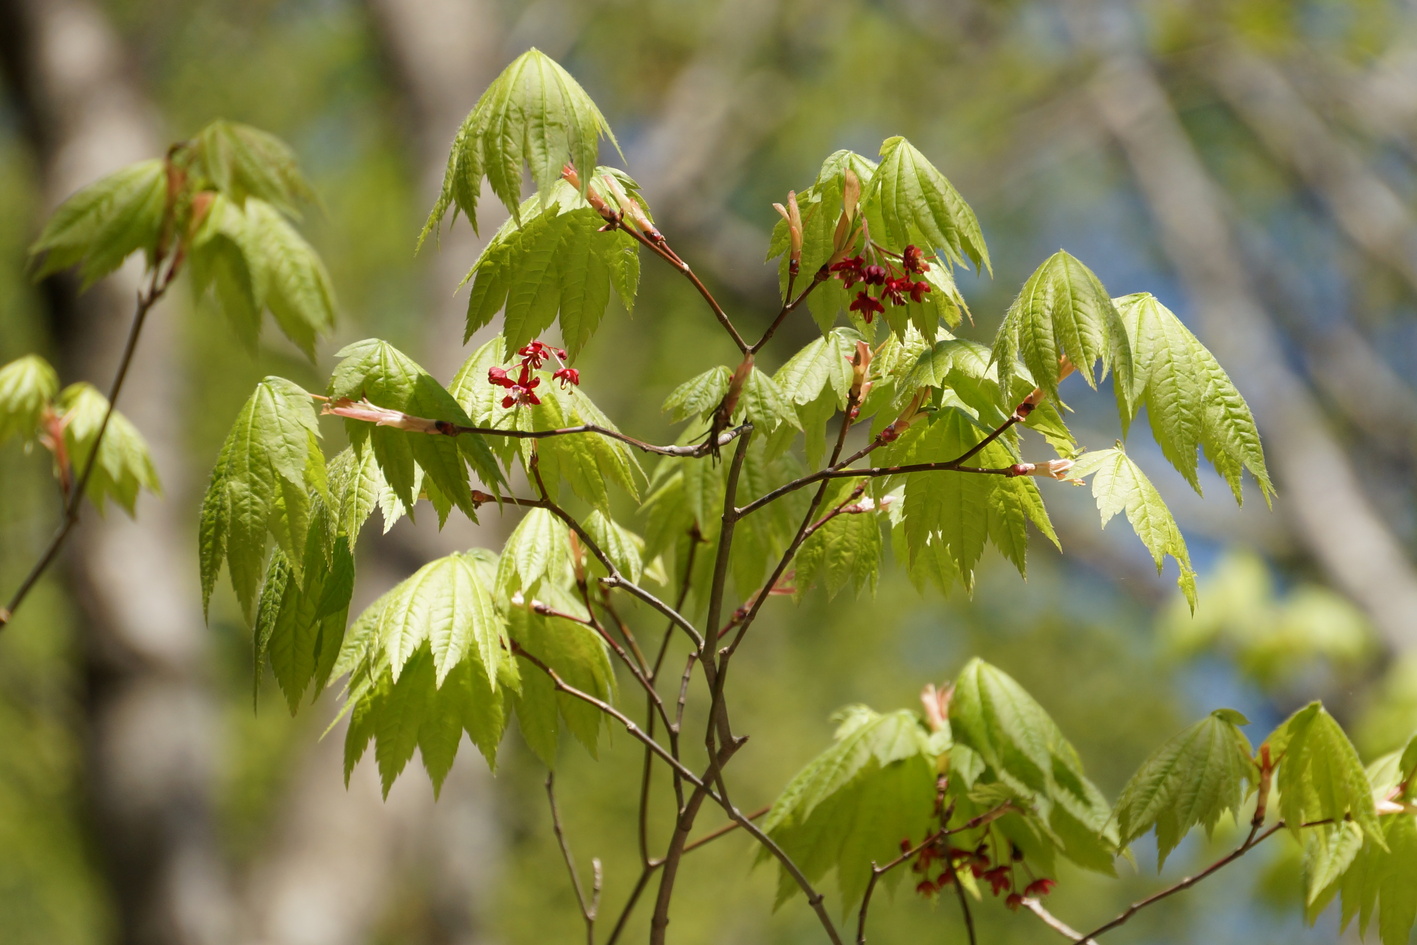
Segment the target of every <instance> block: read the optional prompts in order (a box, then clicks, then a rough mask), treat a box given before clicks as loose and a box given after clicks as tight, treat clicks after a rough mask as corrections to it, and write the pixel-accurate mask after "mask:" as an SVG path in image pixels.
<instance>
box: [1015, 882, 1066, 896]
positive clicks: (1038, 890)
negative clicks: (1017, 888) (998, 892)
mask: <svg viewBox="0 0 1417 945" xmlns="http://www.w3.org/2000/svg"><path fill="white" fill-rule="evenodd" d="M1056 885H1058V884H1057V883H1055V882H1054V881H1053V880H1051V879H1035V880H1034V881H1033V882H1031V883H1029V884H1028V886H1026V887H1025V888H1024V890H1023V894H1024V895H1025V896H1046V895H1048V894H1049V893H1050V892H1052V891H1053V887H1054V886H1056Z"/></svg>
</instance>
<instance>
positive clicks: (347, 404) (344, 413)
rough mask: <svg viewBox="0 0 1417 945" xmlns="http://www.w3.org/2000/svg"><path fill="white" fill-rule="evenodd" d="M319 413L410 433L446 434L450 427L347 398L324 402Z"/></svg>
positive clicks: (440, 421) (442, 422) (364, 401)
mask: <svg viewBox="0 0 1417 945" xmlns="http://www.w3.org/2000/svg"><path fill="white" fill-rule="evenodd" d="M320 413H321V414H322V415H333V416H336V417H345V418H346V419H349V420H363V421H364V422H366V423H372V424H374V425H375V426H381V427H395V428H397V429H399V430H408V431H409V432H411V433H447V432H448V429H449V427H450V426H451V425H450V424H449V423H448V421H446V420H430V419H428V418H427V417H415V416H413V415H411V414H406V413H404V412H403V411H402V410H391V409H389V408H388V407H376V406H375V405H374V404H371V403H370V402H369V401H368V399H367V398H360V399H359V400H357V401H355V400H350V399H349V398H348V397H340V398H338V399H337V400H330V401H326V402H325V405H324V407H322V408H321V409H320Z"/></svg>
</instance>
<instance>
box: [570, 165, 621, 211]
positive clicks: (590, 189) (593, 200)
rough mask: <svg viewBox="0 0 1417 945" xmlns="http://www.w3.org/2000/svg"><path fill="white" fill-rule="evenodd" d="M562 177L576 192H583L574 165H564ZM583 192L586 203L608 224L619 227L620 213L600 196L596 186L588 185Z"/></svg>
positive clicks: (579, 177)
mask: <svg viewBox="0 0 1417 945" xmlns="http://www.w3.org/2000/svg"><path fill="white" fill-rule="evenodd" d="M561 177H562V179H563V180H565V181H566V183H568V184H570V185H571V186H572V187H574V188H576V190H581V176H580V175H579V174H577V173H576V169H575V167H574V166H573V165H570V164H566V165H563V166H562V167H561ZM581 192H582V193H584V194H585V199H586V203H588V204H590V205H591V207H593V208H594V209H595V212H596V213H598V214H600V215H601V217H602V218H603V219H604V220H605V222H606V224H608V225H612V226H615V225H619V223H620V212H619V211H618V210H616V209H615V208H614V207H612V206H610V204H608V203H606V201H605V198H604V197H602V196H601V195H600V191H598V190H596V188H595V185H594V184H587V185H586V188H585V189H584V190H581Z"/></svg>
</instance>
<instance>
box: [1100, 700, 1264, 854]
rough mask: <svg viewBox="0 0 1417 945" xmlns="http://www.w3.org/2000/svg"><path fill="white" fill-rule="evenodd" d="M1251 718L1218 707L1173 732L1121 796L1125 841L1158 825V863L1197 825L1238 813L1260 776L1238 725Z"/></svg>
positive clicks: (1210, 827)
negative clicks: (1249, 785)
mask: <svg viewBox="0 0 1417 945" xmlns="http://www.w3.org/2000/svg"><path fill="white" fill-rule="evenodd" d="M1246 723H1247V720H1246V719H1245V718H1244V716H1242V715H1240V714H1239V713H1238V712H1235V711H1234V710H1233V709H1217V710H1216V711H1214V712H1212V713H1211V714H1210V715H1208V716H1206V717H1205V718H1204V719H1202V720H1201V721H1199V722H1197V723H1196V724H1194V725H1192V726H1191V727H1190V728H1187V729H1186V730H1185V731H1183V732H1181V733H1180V734H1178V735H1175V736H1173V737H1172V738H1171V739H1170V740H1169V741H1167V742H1166V744H1164V745H1162V746H1161V747H1160V748H1158V749H1157V750H1156V751H1155V752H1153V753H1152V755H1151V757H1149V758H1147V760H1146V761H1145V762H1143V763H1142V766H1141V767H1140V768H1139V769H1138V770H1137V773H1136V774H1134V775H1132V777H1131V780H1129V781H1128V782H1127V786H1126V787H1124V788H1123V789H1122V794H1121V797H1119V798H1118V799H1117V829H1118V833H1119V840H1120V842H1121V843H1122V844H1123V845H1126V844H1129V843H1131V842H1132V841H1133V840H1135V839H1136V838H1137V837H1139V836H1141V835H1142V834H1144V833H1146V832H1147V831H1148V830H1150V829H1151V828H1152V827H1153V826H1154V827H1155V828H1156V853H1157V862H1156V868H1157V870H1158V871H1160V869H1161V867H1162V866H1164V865H1165V863H1166V857H1167V856H1168V855H1169V854H1170V852H1171V851H1172V850H1174V849H1175V848H1176V845H1177V844H1178V843H1180V842H1181V839H1182V838H1183V837H1185V835H1186V832H1187V831H1189V830H1190V829H1191V828H1192V827H1194V826H1196V825H1197V824H1199V825H1201V826H1203V827H1204V828H1205V829H1206V832H1207V833H1209V832H1210V831H1211V830H1213V829H1214V828H1215V825H1216V823H1217V822H1218V821H1219V820H1220V817H1221V815H1222V814H1224V813H1226V812H1230V813H1235V814H1237V816H1238V812H1239V810H1240V803H1241V801H1242V800H1243V799H1244V796H1245V785H1246V784H1247V783H1249V784H1253V783H1254V781H1255V766H1254V762H1253V761H1252V760H1251V749H1250V743H1249V740H1248V739H1246V738H1245V736H1244V734H1242V733H1241V732H1240V730H1239V728H1237V727H1236V726H1237V725H1244V724H1246Z"/></svg>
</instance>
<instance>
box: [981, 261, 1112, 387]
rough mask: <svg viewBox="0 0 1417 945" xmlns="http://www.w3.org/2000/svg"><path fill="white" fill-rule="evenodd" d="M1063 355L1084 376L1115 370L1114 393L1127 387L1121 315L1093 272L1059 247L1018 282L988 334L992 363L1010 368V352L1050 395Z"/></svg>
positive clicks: (1091, 382) (1092, 378) (1091, 381)
mask: <svg viewBox="0 0 1417 945" xmlns="http://www.w3.org/2000/svg"><path fill="white" fill-rule="evenodd" d="M1064 355H1066V356H1067V357H1068V359H1069V360H1070V361H1071V362H1072V364H1073V366H1074V367H1076V368H1077V370H1078V373H1079V374H1081V375H1082V377H1083V379H1084V380H1085V381H1087V383H1088V386H1090V387H1096V386H1097V374H1096V366H1097V363H1098V362H1099V361H1100V362H1101V363H1102V376H1103V377H1106V376H1107V371H1108V369H1111V370H1113V371H1114V372H1116V375H1117V383H1116V385H1115V386H1116V390H1117V399H1118V400H1119V401H1125V400H1127V399H1128V398H1129V396H1130V394H1131V391H1132V384H1133V381H1132V353H1131V347H1130V345H1129V343H1128V341H1127V330H1126V327H1125V326H1124V325H1123V324H1122V316H1121V314H1120V313H1119V312H1118V311H1117V307H1116V306H1115V305H1113V304H1112V299H1111V297H1109V296H1108V294H1107V290H1106V289H1104V288H1103V287H1102V283H1101V282H1100V281H1098V279H1097V276H1095V275H1093V273H1092V270H1091V269H1088V268H1087V267H1086V266H1084V265H1083V264H1082V263H1080V262H1078V260H1077V259H1075V258H1074V257H1072V256H1070V255H1069V254H1068V253H1066V252H1063V251H1062V250H1059V251H1058V252H1056V253H1054V254H1053V255H1052V256H1050V257H1049V258H1048V259H1047V260H1046V261H1045V262H1044V263H1043V265H1041V266H1039V267H1038V269H1037V270H1035V271H1034V273H1033V275H1031V276H1029V277H1028V281H1027V282H1025V283H1024V285H1023V290H1022V291H1020V292H1019V295H1018V298H1016V299H1015V300H1014V302H1013V304H1012V305H1011V306H1009V311H1008V313H1007V314H1006V315H1005V316H1004V322H1003V324H1002V325H1000V326H999V334H998V336H997V337H996V338H995V339H994V350H993V360H994V363H996V364H1000V365H1004V366H1005V367H1006V368H1007V369H1011V366H1012V365H1013V363H1014V358H1015V357H1022V359H1023V363H1024V365H1025V366H1026V367H1027V368H1028V370H1029V372H1030V373H1031V374H1032V375H1033V377H1034V379H1035V380H1036V381H1037V383H1038V386H1039V387H1041V388H1043V390H1044V391H1046V392H1047V393H1048V395H1049V396H1051V397H1056V396H1057V394H1058V369H1059V358H1061V357H1062V356H1064Z"/></svg>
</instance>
